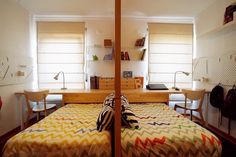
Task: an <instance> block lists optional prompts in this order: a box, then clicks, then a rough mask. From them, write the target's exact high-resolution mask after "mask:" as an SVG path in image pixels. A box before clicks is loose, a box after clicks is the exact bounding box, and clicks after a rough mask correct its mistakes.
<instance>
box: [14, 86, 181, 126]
mask: <svg viewBox="0 0 236 157" xmlns="http://www.w3.org/2000/svg"><path fill="white" fill-rule="evenodd" d="M36 90H40V89H36ZM112 92H114V90H99V89H92V90H90V89H89V90H74V89H68V90H55V89H52V90H49V94H50V95H62V105H64V104H68V103H103V101H104V99H105V97H106V96H107V95H108V94H110V93H112ZM121 93H122V94H124V95H125V96H126V97H127V98H128V100H129V102H130V103H144V102H162V103H166V104H168V103H169V95H170V94H180V93H181V91H176V90H172V89H170V90H146V89H126V90H122V91H121ZM15 95H16V98H17V105H19V108H20V119H21V129H24V114H23V113H24V111H23V109H24V108H23V100H22V97H23V96H24V92H23V91H20V92H16V93H15Z"/></svg>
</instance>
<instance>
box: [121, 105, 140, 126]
mask: <svg viewBox="0 0 236 157" xmlns="http://www.w3.org/2000/svg"><path fill="white" fill-rule="evenodd" d="M121 122H122V126H124V127H127V128H133V129H138V128H139V125H138V120H137V118H136V116H135V114H134V112H133V111H132V110H131V108H130V107H126V108H125V110H124V111H123V112H122V113H121Z"/></svg>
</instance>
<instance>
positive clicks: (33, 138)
mask: <svg viewBox="0 0 236 157" xmlns="http://www.w3.org/2000/svg"><path fill="white" fill-rule="evenodd" d="M101 108H102V104H68V105H66V106H64V107H62V108H60V109H58V110H57V111H55V112H53V113H52V114H50V115H49V116H47V117H46V118H44V119H43V120H41V121H39V122H38V123H36V124H34V125H33V126H31V127H29V128H27V129H25V130H24V131H22V132H21V133H19V134H17V135H16V136H14V137H12V138H11V139H10V140H8V142H7V143H6V145H5V148H4V154H3V156H4V157H10V156H11V157H13V156H17V157H19V156H22V157H32V156H37V157H72V156H79V157H82V156H84V157H85V156H104V157H105V156H111V136H110V132H108V131H103V132H98V131H97V126H96V120H97V116H98V114H99V113H100V111H101Z"/></svg>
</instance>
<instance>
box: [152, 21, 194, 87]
mask: <svg viewBox="0 0 236 157" xmlns="http://www.w3.org/2000/svg"><path fill="white" fill-rule="evenodd" d="M148 30H149V55H148V56H149V60H148V68H149V69H148V70H149V83H164V84H165V85H166V86H167V87H169V88H170V87H172V86H173V83H174V74H175V72H176V71H185V72H189V73H190V75H189V76H186V75H185V74H183V73H177V75H176V86H177V87H179V88H191V87H192V47H193V46H192V42H193V35H192V34H193V27H192V24H173V23H149V24H148Z"/></svg>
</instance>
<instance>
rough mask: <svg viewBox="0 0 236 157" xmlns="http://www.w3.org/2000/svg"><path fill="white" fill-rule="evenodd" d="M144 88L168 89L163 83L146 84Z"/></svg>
mask: <svg viewBox="0 0 236 157" xmlns="http://www.w3.org/2000/svg"><path fill="white" fill-rule="evenodd" d="M146 88H147V89H149V90H169V89H168V88H167V87H166V86H165V85H164V84H148V85H146Z"/></svg>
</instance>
